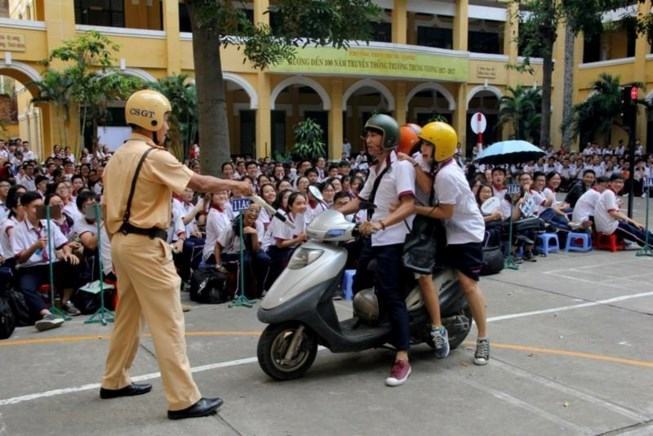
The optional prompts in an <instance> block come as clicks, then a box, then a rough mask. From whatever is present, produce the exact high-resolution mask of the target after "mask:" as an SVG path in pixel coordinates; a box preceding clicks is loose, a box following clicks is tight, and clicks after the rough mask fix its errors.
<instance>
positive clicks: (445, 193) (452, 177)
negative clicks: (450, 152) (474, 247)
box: [433, 160, 485, 244]
mask: <svg viewBox="0 0 653 436" xmlns="http://www.w3.org/2000/svg"><path fill="white" fill-rule="evenodd" d="M433 189H434V190H435V195H436V196H437V199H438V201H439V202H440V203H441V204H448V205H453V216H452V217H451V218H450V219H447V220H444V227H445V230H446V232H447V244H467V243H470V242H482V241H483V237H484V236H485V222H484V221H483V215H481V211H480V210H479V208H478V205H477V204H476V199H475V198H474V193H472V190H471V189H470V187H469V182H468V181H467V179H466V178H465V173H463V170H462V168H460V167H459V166H458V164H457V163H456V162H455V161H454V160H452V161H449V163H447V164H445V165H444V166H442V167H441V168H440V169H439V170H438V172H437V173H436V174H435V181H434V182H433Z"/></svg>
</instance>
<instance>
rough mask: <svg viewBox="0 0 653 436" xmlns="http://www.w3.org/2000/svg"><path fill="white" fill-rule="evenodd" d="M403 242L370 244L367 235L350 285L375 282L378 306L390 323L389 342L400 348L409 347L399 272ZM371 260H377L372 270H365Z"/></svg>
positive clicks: (357, 286)
mask: <svg viewBox="0 0 653 436" xmlns="http://www.w3.org/2000/svg"><path fill="white" fill-rule="evenodd" d="M402 253H403V244H394V245H385V246H381V247H372V244H371V240H370V239H368V238H366V239H365V240H364V242H363V248H362V250H361V255H360V258H359V260H358V268H357V269H356V275H355V276H354V284H353V289H354V292H358V291H360V290H362V289H365V288H369V287H370V286H371V285H372V284H374V289H375V291H376V294H377V296H378V297H379V306H380V307H379V309H380V310H381V312H382V313H384V314H386V315H387V316H388V319H389V320H390V324H391V325H392V345H394V346H395V347H396V348H397V350H399V351H408V348H409V347H410V320H409V318H408V309H407V308H406V301H405V296H404V293H403V290H402V288H401V273H402V261H401V256H402ZM372 260H375V261H376V268H375V269H374V271H368V267H369V264H370V262H371V261H372Z"/></svg>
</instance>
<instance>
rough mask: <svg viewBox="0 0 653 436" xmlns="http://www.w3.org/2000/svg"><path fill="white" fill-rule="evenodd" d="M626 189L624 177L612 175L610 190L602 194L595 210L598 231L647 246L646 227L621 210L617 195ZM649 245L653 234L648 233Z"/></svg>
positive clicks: (652, 239)
mask: <svg viewBox="0 0 653 436" xmlns="http://www.w3.org/2000/svg"><path fill="white" fill-rule="evenodd" d="M623 187H624V177H623V176H622V175H620V174H612V176H611V177H610V182H609V183H608V189H606V190H605V191H603V193H601V197H600V198H599V201H598V203H597V204H596V208H595V210H594V224H595V225H596V231H597V232H599V233H602V234H604V235H611V234H613V233H616V234H617V235H618V236H621V237H622V238H623V239H625V240H627V241H632V242H635V243H637V244H639V245H640V246H644V245H645V243H646V242H645V241H646V239H647V235H646V230H645V228H644V226H643V225H642V224H640V223H638V222H637V221H635V220H634V219H632V218H628V216H627V215H626V214H624V213H623V212H621V211H620V210H619V201H618V199H617V194H618V193H619V192H621V190H622V189H623ZM648 241H649V244H650V243H651V241H653V233H651V232H648Z"/></svg>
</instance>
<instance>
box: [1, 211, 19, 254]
mask: <svg viewBox="0 0 653 436" xmlns="http://www.w3.org/2000/svg"><path fill="white" fill-rule="evenodd" d="M17 225H18V221H16V218H15V217H11V218H7V219H6V220H4V221H3V222H2V225H0V255H2V257H4V258H5V259H11V258H12V257H14V248H13V247H12V245H11V239H10V238H9V234H8V232H9V230H10V229H12V228H14V227H16V226H17Z"/></svg>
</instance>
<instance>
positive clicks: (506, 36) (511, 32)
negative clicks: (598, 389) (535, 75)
mask: <svg viewBox="0 0 653 436" xmlns="http://www.w3.org/2000/svg"><path fill="white" fill-rule="evenodd" d="M518 12H519V4H518V3H516V2H510V3H508V5H507V6H506V24H505V27H504V31H503V53H504V54H506V55H508V63H509V64H510V65H517V56H518V55H519V44H518V42H517V37H518V35H519V22H518V21H517V13H518ZM506 75H507V77H506V83H507V84H508V86H515V85H517V80H518V77H517V72H516V71H514V70H513V69H512V68H508V69H507V70H506Z"/></svg>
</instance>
